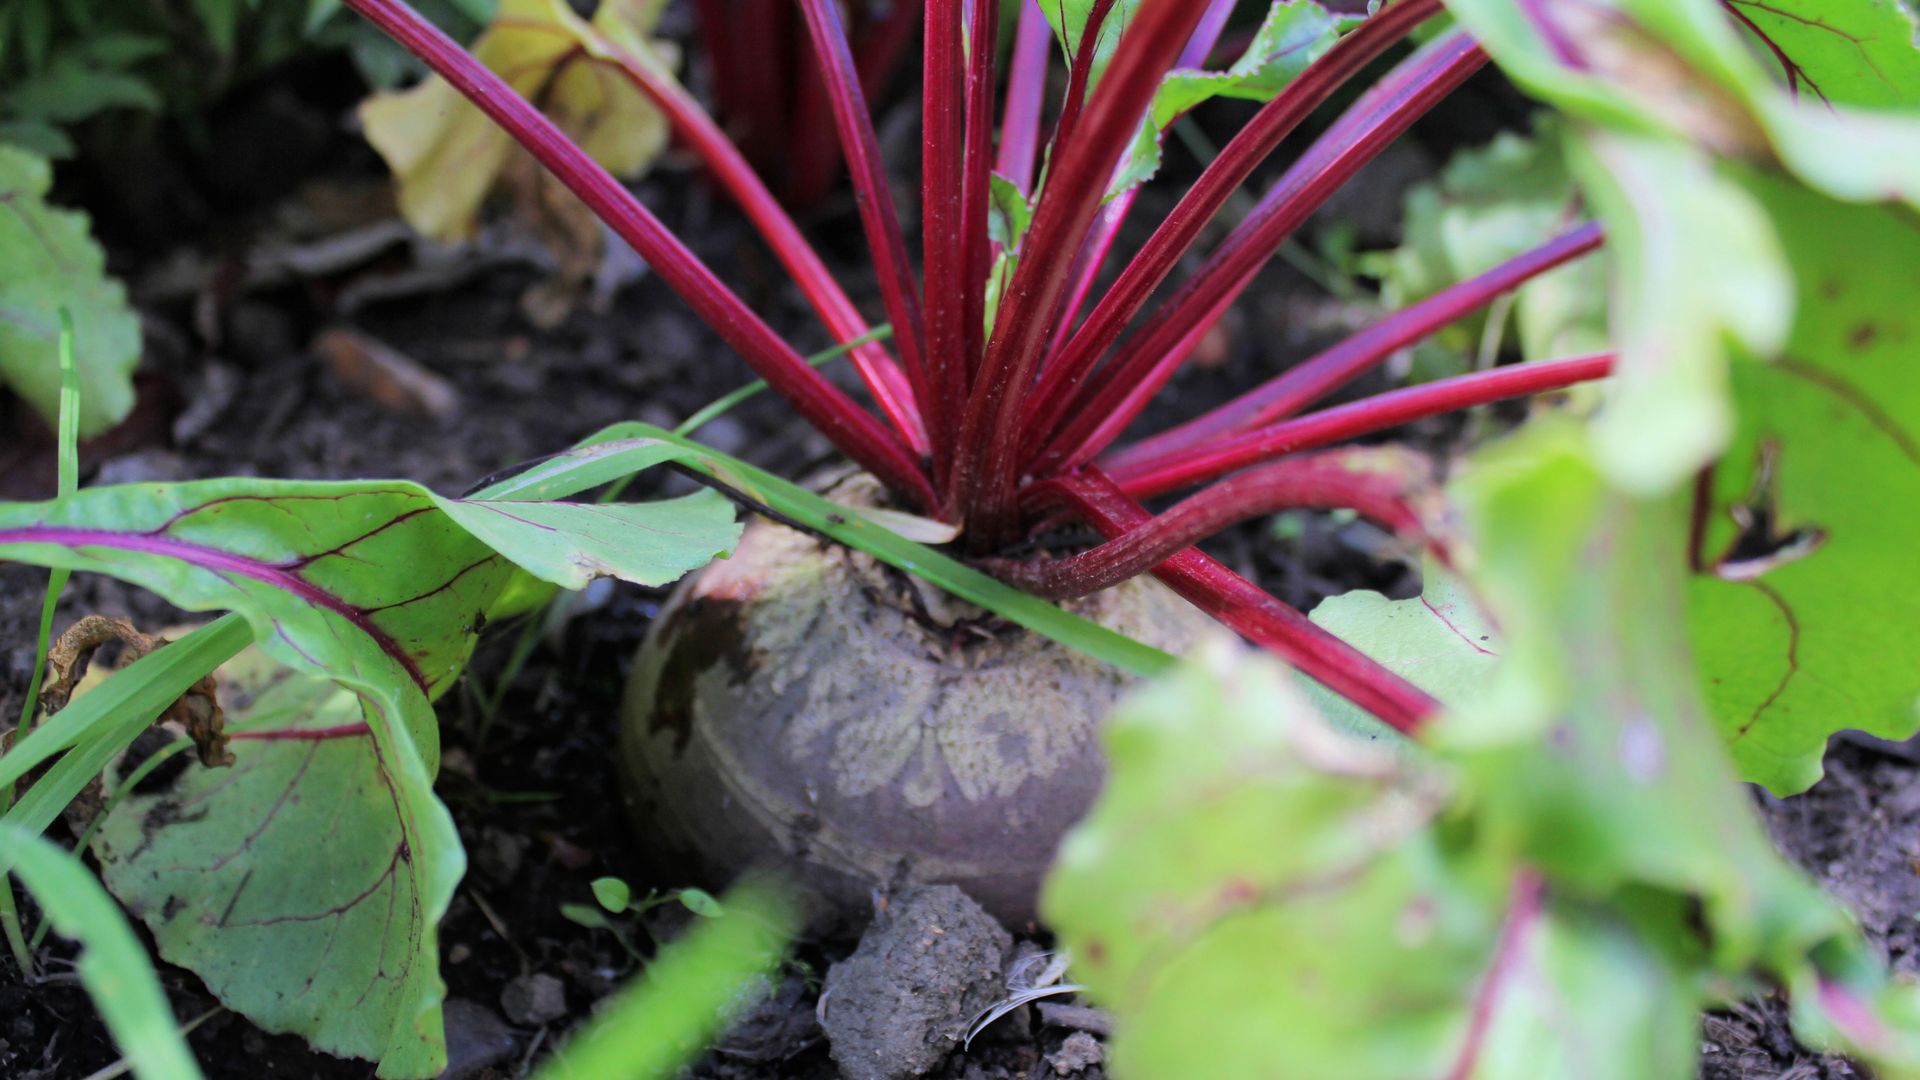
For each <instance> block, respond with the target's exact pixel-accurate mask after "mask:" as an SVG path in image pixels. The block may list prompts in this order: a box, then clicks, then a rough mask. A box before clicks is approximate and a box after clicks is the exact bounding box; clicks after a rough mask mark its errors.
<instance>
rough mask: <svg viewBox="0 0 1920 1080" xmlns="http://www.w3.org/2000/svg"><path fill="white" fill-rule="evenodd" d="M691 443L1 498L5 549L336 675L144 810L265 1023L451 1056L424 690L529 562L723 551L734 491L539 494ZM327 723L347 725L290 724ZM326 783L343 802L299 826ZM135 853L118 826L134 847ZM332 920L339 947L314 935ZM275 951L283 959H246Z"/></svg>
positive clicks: (329, 796) (205, 970) (335, 1045)
mask: <svg viewBox="0 0 1920 1080" xmlns="http://www.w3.org/2000/svg"><path fill="white" fill-rule="evenodd" d="M691 453H692V452H691V451H689V450H687V449H685V448H681V447H676V446H673V445H671V444H667V443H664V442H661V441H659V440H652V439H630V440H623V441H619V442H610V443H605V444H602V445H600V446H596V447H593V448H590V449H581V450H576V451H571V452H569V453H566V454H562V455H559V456H557V457H556V458H554V459H553V460H551V461H548V462H545V463H543V464H542V465H540V466H538V467H537V468H535V469H532V470H530V471H528V472H526V473H523V474H521V475H519V476H516V477H514V478H512V479H510V480H507V481H503V482H502V483H499V484H495V485H493V486H491V487H489V488H488V489H486V490H485V491H483V492H481V493H480V494H481V495H482V496H484V497H483V498H479V499H474V500H458V499H447V498H443V497H441V496H438V495H435V494H434V493H433V492H431V491H428V490H427V489H426V488H423V487H420V486H419V485H417V484H411V483H407V482H405V481H365V482H310V481H275V480H257V479H227V480H206V481H198V482H192V483H184V484H133V485H126V486H121V487H104V488H93V489H88V490H84V491H80V492H78V493H76V494H74V495H71V496H69V497H67V498H65V499H61V500H57V501H54V502H48V503H6V504H0V558H8V559H16V560H20V561H24V562H34V563H40V564H43V565H50V566H63V567H66V568H69V569H73V570H86V571H92V572H95V573H105V574H111V575H113V576H115V577H119V578H122V579H124V580H126V581H130V582H133V583H135V584H138V585H141V586H144V587H146V588H148V589H151V590H153V591H154V592H156V593H159V594H160V595H161V596H163V597H165V598H166V599H167V600H169V601H171V602H172V603H173V604H175V605H177V606H179V607H182V608H185V609H187V610H190V611H207V610H231V611H235V612H238V613H240V614H241V615H243V616H244V617H245V618H246V619H247V621H248V623H249V624H250V625H251V627H252V628H253V631H254V635H255V640H256V641H257V642H258V643H259V646H260V648H261V650H262V651H263V652H264V653H265V654H267V655H268V656H270V657H272V658H273V659H274V660H277V661H279V662H280V663H282V664H285V665H288V666H289V667H291V668H293V669H295V670H294V674H293V675H291V676H289V677H294V678H300V679H307V680H315V679H319V680H329V681H330V683H329V684H330V685H336V686H337V687H339V688H340V689H341V691H342V696H338V697H335V698H329V699H328V702H327V703H326V707H325V708H324V709H321V708H319V707H318V706H317V705H316V706H315V708H314V709H313V710H312V711H311V712H298V713H297V715H295V714H294V713H289V715H288V716H287V717H286V720H287V722H286V723H284V724H280V725H278V730H277V732H276V734H278V735H279V737H277V738H255V739H251V740H249V739H246V738H245V737H244V736H242V735H239V734H236V735H235V741H236V746H235V753H236V755H237V756H238V757H239V763H238V764H236V765H235V766H234V768H233V769H232V770H231V771H229V772H227V773H224V774H221V775H220V776H219V777H215V778H211V779H209V778H204V777H202V778H197V779H195V780H190V781H185V780H183V781H181V782H180V783H181V784H182V785H184V787H182V788H179V789H176V790H187V789H191V790H192V792H193V797H192V798H191V799H189V800H187V801H185V802H183V803H182V804H181V805H180V806H178V807H176V808H175V809H174V810H173V811H170V812H168V813H167V814H157V815H156V816H155V817H153V818H152V819H151V821H150V825H151V826H152V828H151V830H149V831H150V832H151V834H152V835H151V837H150V838H148V839H150V840H151V842H152V843H154V844H157V845H161V846H162V847H163V848H165V849H166V850H170V851H177V852H179V853H180V854H179V856H178V857H177V858H175V859H174V860H173V861H171V862H169V863H167V864H166V866H167V867H168V868H170V869H169V870H168V872H166V873H161V868H160V867H157V866H153V865H148V864H145V863H143V864H141V865H142V869H143V871H144V872H146V873H148V874H149V875H152V874H159V877H158V878H157V879H154V878H151V877H150V880H149V882H148V884H152V883H153V882H154V881H158V882H159V883H160V885H161V886H163V887H167V888H170V889H171V890H172V891H171V892H169V894H168V895H167V896H165V897H161V898H160V899H159V902H158V904H157V906H155V907H152V908H150V909H148V911H147V912H146V913H148V914H150V915H151V916H154V917H161V916H164V917H163V918H161V919H160V923H156V924H155V931H156V935H157V936H163V937H164V935H162V934H161V925H160V924H161V923H171V922H173V921H174V920H176V919H179V920H186V921H188V922H191V923H192V924H193V925H195V926H198V927H212V928H215V929H216V930H232V931H235V932H236V933H237V932H238V931H245V934H241V935H240V936H233V935H228V934H224V933H212V932H209V936H207V937H204V938H197V939H195V941H196V945H195V947H194V948H193V949H191V950H189V949H187V947H186V946H184V945H180V944H179V943H177V942H176V943H175V944H173V945H171V946H163V948H171V949H172V950H174V951H171V952H169V955H170V956H174V957H175V958H177V959H179V960H180V961H181V962H182V963H185V964H187V965H188V966H191V967H194V968H195V969H196V970H198V971H201V972H202V974H203V975H205V976H206V978H207V980H208V983H209V985H211V986H213V987H214V988H215V990H216V992H218V993H220V994H221V996H222V999H223V1000H224V1001H226V1002H227V1004H228V1005H229V1006H231V1007H232V1008H234V1009H235V1010H236V1011H238V1012H241V1013H243V1014H246V1015H248V1016H250V1017H253V1018H254V1019H255V1020H257V1021H258V1022H260V1023H262V1024H263V1025H264V1026H267V1027H269V1028H271V1029H273V1030H283V1031H296V1032H298V1033H300V1034H302V1035H305V1036H306V1037H308V1038H309V1039H311V1040H313V1041H314V1042H315V1043H316V1045H321V1046H323V1047H325V1048H327V1049H329V1050H331V1051H332V1052H335V1053H340V1054H349V1055H353V1056H358V1057H365V1058H372V1059H375V1060H378V1061H379V1062H380V1075H381V1076H392V1077H425V1076H434V1075H437V1074H438V1073H439V1072H440V1071H441V1070H442V1069H443V1068H444V1067H445V1063H446V1062H445V1059H446V1050H445V1039H444V1035H443V1032H442V1025H441V1022H440V1002H441V999H442V998H443V997H444V995H445V987H444V984H443V983H442V982H441V979H440V975H439V967H438V963H437V946H436V944H435V937H434V928H435V926H436V925H437V924H438V922H439V920H440V918H441V916H442V915H444V914H445V913H446V908H447V904H448V902H449V901H450V900H451V898H452V895H453V888H454V885H455V884H456V883H457V882H458V881H459V878H460V875H461V873H462V872H463V871H464V869H465V861H466V860H465V855H464V853H463V852H462V851H461V848H460V843H459V838H458V835H457V834H456V833H455V831H454V827H453V822H452V819H451V818H450V817H449V815H448V814H447V810H446V807H444V806H443V805H441V803H440V802H439V800H438V799H436V798H435V797H434V795H433V772H434V769H435V767H436V766H437V764H438V762H439V756H440V752H439V733H438V730H437V728H436V725H435V719H434V714H433V707H432V705H431V698H432V696H433V695H436V694H438V693H441V692H444V691H445V690H446V689H447V688H448V687H450V686H451V685H452V682H453V679H454V677H455V676H456V675H457V674H458V673H459V672H460V670H461V669H462V667H464V665H465V664H466V662H467V658H468V656H469V655H470V654H471V652H472V650H473V645H474V640H475V634H476V628H477V627H478V626H479V625H480V624H481V622H482V621H483V619H482V615H483V613H485V612H486V611H488V610H489V609H490V608H491V606H492V605H493V603H494V602H495V601H496V600H497V599H498V598H499V597H500V595H501V593H502V591H503V589H504V588H505V587H506V586H507V584H508V583H509V581H510V579H511V577H512V575H513V574H514V573H516V571H515V569H514V568H515V566H516V565H517V566H518V567H519V568H520V569H521V570H522V571H525V572H527V573H530V574H532V575H534V576H536V577H539V578H541V579H543V580H545V581H548V582H551V583H553V584H556V585H560V586H563V587H569V588H578V587H580V586H582V585H584V584H585V583H586V582H588V581H590V580H592V579H593V578H595V577H600V576H605V575H615V576H619V577H622V578H626V579H629V580H634V581H640V582H645V583H649V584H661V583H664V582H666V581H671V580H672V579H673V578H675V577H678V576H679V575H681V574H683V573H685V572H687V571H688V570H692V569H695V568H697V567H699V566H701V565H704V564H705V563H706V562H707V561H708V560H709V559H711V558H712V557H714V556H715V555H716V554H720V553H723V552H725V551H727V550H729V549H730V548H731V547H732V545H733V543H734V541H735V540H736V539H737V537H738V535H739V526H738V524H737V523H736V522H735V521H734V514H733V510H732V507H731V506H730V505H728V504H727V503H726V502H725V501H724V500H723V499H720V498H719V497H718V496H712V495H705V496H701V497H697V498H693V499H681V500H674V501H671V502H666V503H655V504H612V505H607V506H592V505H585V504H576V503H563V502H542V501H530V500H536V499H557V498H564V497H565V496H567V495H570V494H573V493H576V492H578V491H581V490H584V489H585V488H588V487H592V486H596V485H598V484H601V483H605V482H607V481H608V480H611V479H615V478H617V477H618V476H620V475H624V474H625V473H630V472H633V471H636V470H638V469H641V468H645V467H647V466H649V465H653V464H658V463H660V462H662V461H665V460H669V459H674V458H683V457H688V456H690V455H691ZM239 700H240V699H238V698H236V699H234V700H233V704H234V706H235V708H236V709H238V702H239ZM256 708H257V703H256ZM356 712H357V714H358V719H357V720H355V719H353V717H354V715H355V713H356ZM343 716H344V717H345V718H346V719H342V717H343ZM362 724H364V728H362V727H361V725H362ZM309 728H311V729H315V730H318V729H324V733H325V734H328V735H332V736H334V737H331V738H318V737H297V736H298V735H299V732H300V731H302V730H307V729H309ZM289 735H292V736H296V737H288V736H289ZM243 748H244V752H243ZM196 785H198V786H196ZM309 804H311V805H312V806H313V807H314V808H315V812H316V813H321V812H324V813H325V814H328V815H332V816H328V817H326V818H325V819H324V821H323V822H322V823H321V824H320V825H317V826H312V827H309V825H307V824H303V825H302V826H301V828H299V829H296V830H288V829H285V828H284V825H283V822H284V821H285V820H286V819H288V818H289V817H292V818H295V819H299V820H302V821H303V822H304V821H305V819H304V818H300V814H301V811H300V809H299V808H300V807H303V806H307V805H309ZM173 829H180V830H182V832H181V835H180V836H178V837H175V836H172V835H171V831H172V830H173ZM136 853H137V849H136V848H135V847H133V846H128V845H122V846H121V847H120V848H119V849H118V854H117V857H119V858H123V859H131V858H133V857H134V856H135V854H136ZM249 867H253V868H257V870H256V872H255V873H253V874H252V875H251V876H248V877H244V878H236V877H233V876H231V874H229V873H228V871H229V869H230V868H240V869H238V870H234V871H233V872H234V873H241V872H243V871H244V869H245V868H249ZM270 868H271V869H270ZM208 875H212V876H211V877H209V876H208ZM122 880H125V881H131V880H132V879H122ZM207 881H217V882H218V883H219V888H220V890H221V891H207V887H206V886H205V882H207ZM189 882H192V883H193V884H192V886H191V887H190V886H189V884H188V883H189ZM129 887H130V888H131V887H133V886H131V885H129ZM142 887H145V886H142ZM130 902H131V901H130ZM329 924H332V925H329ZM182 925H183V926H184V925H186V924H185V923H184V922H183V923H182ZM316 927H322V928H324V930H325V933H326V935H327V944H325V945H324V947H319V946H313V942H312V940H311V938H310V935H311V934H313V933H315V932H317V931H316V930H315V928H316ZM248 935H257V936H248ZM263 942H264V943H266V944H262V943H263ZM263 956H266V957H272V958H273V961H272V963H271V964H269V965H263V967H270V968H271V969H272V970H271V971H262V972H247V973H245V978H241V977H240V975H239V974H237V972H239V970H240V969H241V968H245V967H246V966H247V965H249V964H258V963H259V961H260V958H261V957H263ZM323 969H324V970H323ZM348 973H353V974H355V975H356V977H357V978H358V979H359V982H358V984H357V988H356V989H354V990H353V992H352V993H351V994H348V993H347V992H346V989H345V988H344V986H343V985H342V986H335V987H334V990H335V992H333V993H332V994H331V996H323V997H322V999H321V1000H323V1001H324V1002H325V1004H324V1005H322V1006H320V1007H310V1006H311V1003H312V1001H313V999H314V994H315V993H318V991H316V990H312V989H309V986H308V980H312V981H313V983H314V985H316V986H317V985H319V984H321V983H326V984H327V985H329V986H334V984H335V982H337V981H338V979H343V978H345V977H346V976H347V974H348Z"/></svg>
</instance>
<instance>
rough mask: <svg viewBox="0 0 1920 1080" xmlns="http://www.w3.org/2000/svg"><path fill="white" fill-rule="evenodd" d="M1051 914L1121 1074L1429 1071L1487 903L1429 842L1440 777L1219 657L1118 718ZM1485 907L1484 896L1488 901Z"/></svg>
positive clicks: (1464, 985)
mask: <svg viewBox="0 0 1920 1080" xmlns="http://www.w3.org/2000/svg"><path fill="white" fill-rule="evenodd" d="M1106 743H1107V751H1108V757H1109V761H1110V762H1111V766H1110V773H1109V779H1108V781H1107V785H1106V788H1105V790H1104V791H1103V792H1102V793H1101V795H1100V798H1099V801H1098V802H1097V803H1096V804H1095V806H1094V808H1093V811H1092V812H1091V813H1090V814H1089V816H1088V817H1087V819H1086V820H1085V821H1084V822H1082V823H1081V825H1080V826H1079V827H1077V828H1076V829H1075V830H1074V831H1073V832H1072V833H1071V834H1069V835H1068V837H1067V838H1066V840H1065V842H1064V843H1063V844H1062V846H1061V849H1060V854H1059V858H1058V861H1057V862H1056V864H1055V867H1054V870H1053V873H1052V875H1051V877H1050V878H1049V880H1048V882H1047V888H1046V892H1045V894H1044V897H1043V901H1042V909H1043V911H1044V913H1045V915H1046V918H1047V921H1048V922H1049V923H1050V924H1051V925H1053V926H1054V927H1055V928H1056V929H1058V931H1059V932H1060V935H1061V939H1062V942H1063V944H1064V945H1065V946H1066V947H1067V949H1068V950H1070V952H1071V954H1072V957H1073V969H1072V970H1073V972H1074V977H1075V978H1076V980H1077V981H1080V982H1082V983H1084V984H1086V985H1087V986H1088V988H1089V989H1090V991H1091V992H1092V993H1093V994H1094V996H1095V998H1096V999H1097V1000H1098V1001H1100V1002H1101V1003H1102V1004H1103V1005H1104V1006H1106V1007H1107V1008H1110V1009H1112V1010H1113V1011H1114V1012H1115V1014H1116V1019H1117V1021H1118V1027H1117V1032H1116V1039H1115V1042H1114V1044H1113V1047H1112V1055H1113V1066H1114V1070H1115V1072H1117V1073H1118V1074H1120V1075H1123V1076H1131V1077H1134V1078H1136V1080H1155V1078H1163V1077H1165V1078H1171V1077H1185V1076H1259V1075H1271V1074H1272V1073H1273V1062H1274V1055H1276V1054H1284V1055H1285V1064H1284V1068H1283V1069H1282V1070H1281V1074H1282V1075H1288V1076H1343V1077H1380V1078H1383V1080H1384V1078H1388V1077H1395V1078H1397V1077H1406V1076H1423V1075H1440V1074H1441V1073H1442V1072H1443V1071H1444V1069H1443V1068H1442V1066H1443V1065H1444V1063H1445V1062H1446V1061H1447V1060H1448V1058H1449V1056H1450V1055H1451V1054H1453V1053H1454V1052H1456V1051H1457V1049H1458V1047H1459V1046H1460V1045H1461V1044H1462V1043H1463V1042H1464V1039H1465V1032H1466V1026H1467V1010H1466V1007H1465V1002H1466V1001H1467V999H1468V998H1469V997H1470V996H1471V993H1472V988H1473V986H1474V983H1475V981H1476V979H1477V977H1478V974H1479V971H1480V968H1481V967H1482V965H1483V964H1484V963H1485V961H1486V958H1487V957H1488V956H1489V955H1491V953H1492V947H1493V940H1494V936H1495V930H1496V927H1497V922H1498V915H1497V913H1496V912H1494V911H1493V910H1492V905H1491V904H1490V903H1488V902H1487V900H1488V897H1487V896H1485V895H1482V893H1485V892H1487V891H1488V890H1487V887H1486V886H1484V885H1482V886H1478V887H1476V886H1475V885H1474V883H1472V882H1469V881H1464V880H1461V879H1460V878H1459V877H1458V876H1457V875H1455V874H1453V873H1452V872H1451V871H1450V870H1449V868H1448V867H1447V866H1446V865H1445V864H1444V861H1443V858H1442V854H1441V852H1440V851H1438V850H1437V848H1436V846H1435V844H1434V841H1433V839H1432V837H1431V836H1430V835H1429V834H1428V833H1427V831H1426V826H1427V823H1428V822H1429V820H1430V819H1431V818H1432V816H1433V815H1434V814H1435V813H1436V812H1437V811H1438V809H1439V808H1440V806H1441V805H1442V802H1443V799H1444V797H1445V794H1446V791H1447V783H1446V781H1445V778H1444V777H1443V776H1442V775H1440V774H1438V773H1435V772H1432V771H1431V770H1430V769H1428V768H1427V767H1424V766H1420V765H1417V764H1415V763H1412V762H1409V761H1406V760H1404V759H1402V758H1400V757H1398V756H1396V755H1394V754H1391V753H1389V752H1387V751H1385V750H1383V749H1381V748H1378V747H1375V746H1370V745H1367V744H1363V743H1360V742H1357V741H1355V740H1352V739H1349V738H1348V737H1346V736H1344V735H1342V734H1340V733H1338V732H1336V731H1334V730H1333V729H1332V728H1330V727H1328V726H1327V725H1326V723H1325V722H1324V721H1322V720H1320V719H1319V718H1318V717H1317V716H1315V715H1314V713H1313V711H1312V709H1311V708H1310V707H1308V705H1307V704H1306V701H1305V699H1304V698H1302V697H1301V696H1300V695H1299V692H1298V691H1297V690H1296V689H1295V687H1294V686H1293V685H1292V684H1291V681H1290V680H1289V679H1288V677H1287V676H1286V675H1284V674H1283V673H1282V671H1281V670H1280V668H1279V667H1278V665H1277V664H1275V663H1274V662H1272V661H1271V660H1268V659H1265V658H1257V657H1254V656H1252V655H1251V654H1249V653H1246V652H1243V651H1239V650H1237V649H1235V648H1232V647H1229V646H1227V645H1226V644H1224V643H1223V642H1215V643H1214V644H1213V646H1211V647H1208V648H1203V649H1201V650H1197V653H1196V655H1195V656H1194V657H1192V658H1190V660H1189V662H1188V663H1187V664H1185V665H1183V666H1182V667H1181V668H1180V669H1178V670H1177V671H1176V672H1175V673H1174V674H1173V675H1171V676H1169V677H1168V678H1165V679H1163V680H1160V681H1158V682H1156V683H1154V684H1152V685H1150V686H1149V687H1147V688H1145V689H1144V690H1143V691H1142V692H1140V693H1139V694H1138V695H1136V696H1135V697H1134V698H1133V699H1132V700H1131V701H1129V702H1127V703H1126V704H1124V705H1123V706H1122V707H1121V708H1120V710H1119V711H1118V712H1117V713H1116V714H1115V715H1114V717H1113V719H1112V720H1111V721H1110V723H1109V726H1108V730H1107V734H1106ZM1492 892H1493V899H1495V900H1497V898H1498V890H1497V887H1496V888H1494V889H1493V890H1492Z"/></svg>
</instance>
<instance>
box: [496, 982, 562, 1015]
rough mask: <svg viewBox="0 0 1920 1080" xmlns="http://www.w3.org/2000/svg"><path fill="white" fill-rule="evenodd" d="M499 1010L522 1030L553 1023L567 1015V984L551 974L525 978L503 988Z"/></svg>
mask: <svg viewBox="0 0 1920 1080" xmlns="http://www.w3.org/2000/svg"><path fill="white" fill-rule="evenodd" d="M500 1011H502V1012H504V1013H506V1014H507V1019H509V1020H511V1021H513V1022H514V1023H516V1024H519V1025H521V1026H523V1027H537V1026H539V1025H541V1024H550V1023H552V1022H553V1021H555V1020H558V1019H560V1018H561V1017H563V1016H565V1015H567V988H566V984H565V983H562V982H561V981H560V980H559V979H556V978H554V977H553V976H551V975H544V974H536V975H522V976H520V977H519V978H517V979H514V980H512V981H511V982H509V983H507V985H506V986H504V987H502V988H501V990H500Z"/></svg>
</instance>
